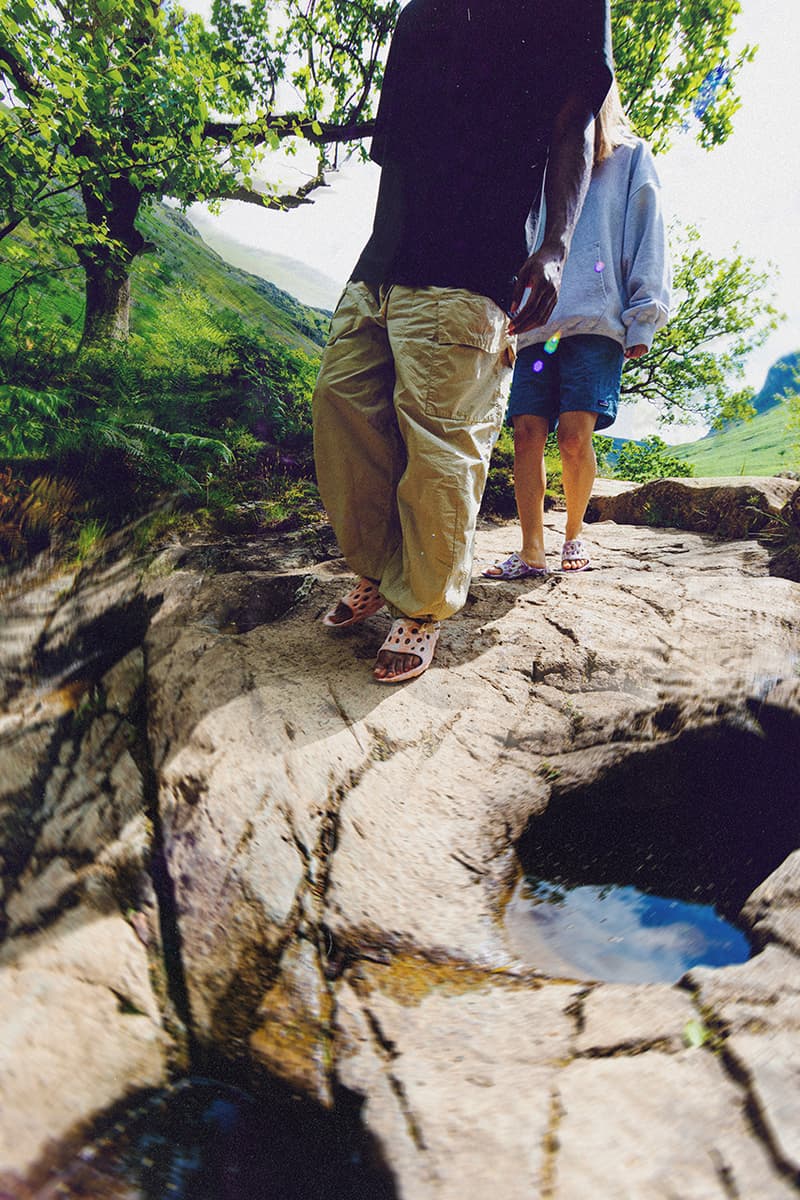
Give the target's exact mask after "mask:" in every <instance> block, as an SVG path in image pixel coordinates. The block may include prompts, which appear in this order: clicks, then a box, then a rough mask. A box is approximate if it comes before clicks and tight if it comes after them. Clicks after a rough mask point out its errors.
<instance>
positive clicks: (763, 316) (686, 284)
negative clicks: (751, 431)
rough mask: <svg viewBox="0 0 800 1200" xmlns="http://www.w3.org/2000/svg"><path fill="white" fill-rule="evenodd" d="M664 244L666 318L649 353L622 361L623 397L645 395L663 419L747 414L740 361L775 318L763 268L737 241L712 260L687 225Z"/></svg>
mask: <svg viewBox="0 0 800 1200" xmlns="http://www.w3.org/2000/svg"><path fill="white" fill-rule="evenodd" d="M671 242H672V257H673V261H674V264H675V271H674V281H673V307H672V313H671V316H670V320H669V322H668V323H667V325H666V326H665V327H664V328H663V329H661V330H659V332H658V333H657V334H656V337H655V340H654V342H653V347H652V349H651V350H650V352H649V353H648V354H646V355H645V356H644V357H643V358H638V359H631V360H629V361H628V362H626V364H625V369H624V371H623V375H622V388H621V393H622V397H623V399H627V400H638V399H642V400H647V401H649V402H650V404H652V405H653V407H654V408H655V409H656V411H657V413H658V415H659V418H660V420H661V421H662V423H663V424H665V425H666V424H672V423H675V422H681V421H689V420H694V419H697V418H698V417H699V418H700V419H701V420H705V421H708V422H709V423H710V424H713V425H715V426H717V427H719V426H721V425H723V424H724V423H725V421H729V420H738V419H741V418H742V417H747V416H750V415H752V411H753V410H752V407H751V405H750V400H751V398H752V396H753V389H752V388H748V387H744V386H741V380H742V376H743V373H744V366H745V362H746V360H747V357H748V355H749V354H750V353H751V351H753V350H755V349H757V348H758V347H759V346H761V345H763V344H764V342H765V341H766V339H767V338H768V337H769V335H770V333H772V331H773V330H774V329H775V328H776V326H777V324H778V321H779V320H780V315H779V314H778V312H777V311H776V309H775V307H774V305H773V303H772V293H771V290H770V273H769V272H768V271H760V270H758V269H757V267H756V265H755V263H754V262H753V260H752V259H751V258H747V257H745V255H744V254H743V253H742V252H741V251H740V249H739V247H734V250H735V253H734V256H733V257H732V258H721V259H715V258H713V257H712V256H711V255H710V254H708V253H707V252H706V251H705V250H703V248H702V246H701V245H700V234H699V232H698V230H697V229H696V228H695V227H694V226H691V225H689V226H686V227H685V228H681V227H680V226H675V227H674V228H673V229H672V231H671ZM737 381H738V383H739V384H740V386H739V387H738V388H736V386H735V384H736V382H737Z"/></svg>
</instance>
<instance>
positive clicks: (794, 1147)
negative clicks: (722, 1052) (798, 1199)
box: [726, 1031, 800, 1177]
mask: <svg viewBox="0 0 800 1200" xmlns="http://www.w3.org/2000/svg"><path fill="white" fill-rule="evenodd" d="M726 1051H727V1053H728V1054H729V1055H730V1057H731V1059H732V1060H733V1062H734V1063H735V1064H736V1066H737V1067H738V1068H739V1069H740V1070H741V1071H742V1072H743V1074H744V1076H745V1077H746V1079H747V1081H748V1083H749V1086H750V1089H751V1094H752V1096H753V1098H754V1101H755V1104H756V1106H757V1108H758V1112H759V1116H760V1118H761V1120H762V1121H763V1122H764V1125H765V1127H766V1129H767V1131H768V1134H769V1137H770V1142H771V1144H772V1146H773V1147H774V1150H775V1153H776V1155H777V1157H778V1158H779V1160H780V1161H781V1162H782V1163H783V1164H784V1165H785V1166H786V1167H787V1168H788V1169H789V1170H791V1171H793V1172H795V1177H797V1176H796V1173H797V1172H800V1045H799V1044H798V1039H797V1035H796V1033H794V1032H789V1031H787V1032H784V1033H777V1034H772V1035H770V1036H768V1037H756V1036H755V1035H754V1034H746V1033H737V1034H735V1035H734V1036H733V1037H732V1038H730V1039H729V1041H728V1042H727V1045H726Z"/></svg>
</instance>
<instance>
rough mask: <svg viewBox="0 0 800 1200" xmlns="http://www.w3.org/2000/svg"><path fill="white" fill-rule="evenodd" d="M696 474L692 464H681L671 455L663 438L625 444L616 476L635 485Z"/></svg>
mask: <svg viewBox="0 0 800 1200" xmlns="http://www.w3.org/2000/svg"><path fill="white" fill-rule="evenodd" d="M693 474H694V468H693V467H692V465H691V464H690V463H687V462H681V460H680V459H678V458H674V457H673V456H672V455H671V454H670V453H669V446H668V445H667V443H666V442H665V441H663V439H662V438H660V437H656V436H655V435H653V436H652V437H648V438H645V439H644V440H643V441H641V442H625V443H624V445H623V446H622V448H621V449H620V452H619V455H618V456H617V462H616V466H615V468H614V475H615V477H616V478H617V479H629V480H632V481H633V482H634V483H646V482H647V481H648V480H649V479H665V478H667V477H674V476H678V477H686V476H689V475H693Z"/></svg>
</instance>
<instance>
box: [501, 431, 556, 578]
mask: <svg viewBox="0 0 800 1200" xmlns="http://www.w3.org/2000/svg"><path fill="white" fill-rule="evenodd" d="M547 433H548V424H547V420H546V419H545V418H544V417H534V416H531V415H530V414H527V413H524V414H521V415H520V416H518V417H515V418H514V495H515V497H516V501H517V512H518V513H519V523H520V528H521V530H522V549H521V551H520V558H521V559H522V560H523V561H524V562H526V563H527V564H528V566H529V567H544V565H545V553H544V492H545V487H546V486H547V476H546V474H545V469H544V444H545V442H546V441H547ZM500 573H501V572H500V568H499V567H497V568H493V567H489V569H488V570H487V572H486V574H487V575H494V574H497V575H499V574H500Z"/></svg>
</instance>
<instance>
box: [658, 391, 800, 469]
mask: <svg viewBox="0 0 800 1200" xmlns="http://www.w3.org/2000/svg"><path fill="white" fill-rule="evenodd" d="M788 417H789V410H788V406H787V405H786V403H785V402H783V403H782V402H779V403H778V404H777V405H776V406H774V407H770V408H769V409H768V410H767V411H766V412H762V413H760V414H759V415H758V416H755V417H753V419H752V420H751V421H738V422H737V423H736V424H735V425H730V426H728V427H727V428H726V429H722V430H720V432H719V433H716V434H715V435H714V436H713V437H704V438H701V439H700V440H699V441H696V442H684V443H683V444H682V445H680V446H670V448H669V452H670V454H672V455H673V456H674V457H675V458H678V459H681V460H682V461H684V462H690V463H691V464H692V465H693V467H694V473H695V475H697V476H698V477H700V478H704V477H708V478H714V477H715V476H725V475H777V474H778V473H779V472H781V471H797V470H800V446H798V445H797V437H798V435H797V433H796V432H795V433H793V432H790V431H789V430H788V429H787V420H788Z"/></svg>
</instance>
